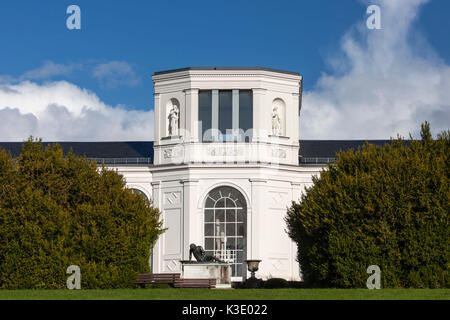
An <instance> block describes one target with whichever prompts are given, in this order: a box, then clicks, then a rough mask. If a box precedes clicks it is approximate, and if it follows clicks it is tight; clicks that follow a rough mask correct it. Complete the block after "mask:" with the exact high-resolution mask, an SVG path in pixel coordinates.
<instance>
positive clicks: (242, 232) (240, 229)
mask: <svg viewBox="0 0 450 320" xmlns="http://www.w3.org/2000/svg"><path fill="white" fill-rule="evenodd" d="M237 235H238V236H245V235H246V230H245V224H244V223H238V224H237Z"/></svg>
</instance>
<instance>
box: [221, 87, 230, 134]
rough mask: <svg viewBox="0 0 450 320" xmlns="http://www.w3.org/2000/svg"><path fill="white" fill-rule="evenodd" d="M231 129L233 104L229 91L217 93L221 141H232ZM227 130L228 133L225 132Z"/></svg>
mask: <svg viewBox="0 0 450 320" xmlns="http://www.w3.org/2000/svg"><path fill="white" fill-rule="evenodd" d="M232 129H233V102H232V91H231V90H220V91H219V130H220V132H221V133H222V141H231V140H232ZM227 130H228V131H227Z"/></svg>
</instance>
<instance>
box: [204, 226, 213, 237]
mask: <svg viewBox="0 0 450 320" xmlns="http://www.w3.org/2000/svg"><path fill="white" fill-rule="evenodd" d="M213 235H214V224H212V223H207V224H205V236H213Z"/></svg>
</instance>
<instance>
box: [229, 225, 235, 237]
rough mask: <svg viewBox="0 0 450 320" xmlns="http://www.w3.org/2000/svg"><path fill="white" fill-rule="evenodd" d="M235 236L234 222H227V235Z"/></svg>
mask: <svg viewBox="0 0 450 320" xmlns="http://www.w3.org/2000/svg"><path fill="white" fill-rule="evenodd" d="M230 236H233V237H234V236H236V225H235V224H234V223H227V237H230Z"/></svg>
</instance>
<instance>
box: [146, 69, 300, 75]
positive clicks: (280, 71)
mask: <svg viewBox="0 0 450 320" xmlns="http://www.w3.org/2000/svg"><path fill="white" fill-rule="evenodd" d="M187 70H263V71H272V72H278V73H286V74H292V75H295V76H299V75H300V73H298V72H293V71H286V70H279V69H272V68H264V67H187V68H179V69H172V70H163V71H157V72H155V73H154V75H155V76H156V75H159V74H166V73H173V72H180V71H187Z"/></svg>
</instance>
